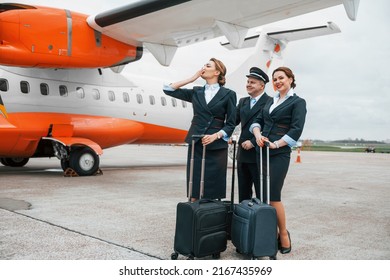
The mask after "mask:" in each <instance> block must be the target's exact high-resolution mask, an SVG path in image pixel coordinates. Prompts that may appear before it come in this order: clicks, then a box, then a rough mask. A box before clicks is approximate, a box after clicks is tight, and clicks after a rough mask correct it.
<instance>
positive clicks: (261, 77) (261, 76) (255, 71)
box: [246, 67, 269, 84]
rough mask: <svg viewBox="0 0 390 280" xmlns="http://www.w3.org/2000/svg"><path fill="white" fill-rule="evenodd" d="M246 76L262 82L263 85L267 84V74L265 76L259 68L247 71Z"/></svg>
mask: <svg viewBox="0 0 390 280" xmlns="http://www.w3.org/2000/svg"><path fill="white" fill-rule="evenodd" d="M246 76H247V77H248V78H249V77H251V78H254V79H258V80H260V81H263V82H264V83H265V84H266V83H268V82H269V78H268V76H267V74H265V73H264V71H263V70H261V69H260V68H257V67H252V68H251V69H250V70H249V75H246Z"/></svg>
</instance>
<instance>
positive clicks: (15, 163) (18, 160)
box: [1, 157, 30, 167]
mask: <svg viewBox="0 0 390 280" xmlns="http://www.w3.org/2000/svg"><path fill="white" fill-rule="evenodd" d="M29 160H30V158H22V157H15V158H1V163H2V164H4V165H5V166H10V167H22V166H25V165H26V164H27V162H28V161H29Z"/></svg>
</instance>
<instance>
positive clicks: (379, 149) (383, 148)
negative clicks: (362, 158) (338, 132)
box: [302, 143, 390, 153]
mask: <svg viewBox="0 0 390 280" xmlns="http://www.w3.org/2000/svg"><path fill="white" fill-rule="evenodd" d="M367 147H368V146H360V147H354V146H352V145H351V146H345V145H343V146H342V147H340V146H336V145H329V144H328V143H327V144H324V145H311V146H303V147H302V150H303V151H321V152H348V153H351V152H352V153H365V152H366V148H367ZM370 147H374V148H375V152H376V153H390V144H376V145H370Z"/></svg>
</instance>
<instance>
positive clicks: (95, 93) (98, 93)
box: [92, 88, 100, 100]
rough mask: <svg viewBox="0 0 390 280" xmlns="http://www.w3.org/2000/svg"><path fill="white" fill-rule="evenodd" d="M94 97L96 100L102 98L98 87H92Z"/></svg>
mask: <svg viewBox="0 0 390 280" xmlns="http://www.w3.org/2000/svg"><path fill="white" fill-rule="evenodd" d="M92 98H93V99H95V100H99V99H100V92H99V90H98V89H96V88H94V89H92Z"/></svg>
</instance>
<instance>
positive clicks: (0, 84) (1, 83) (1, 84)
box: [0, 79, 8, 91]
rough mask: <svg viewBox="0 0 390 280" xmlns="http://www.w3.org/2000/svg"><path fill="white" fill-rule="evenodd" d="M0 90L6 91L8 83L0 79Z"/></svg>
mask: <svg viewBox="0 0 390 280" xmlns="http://www.w3.org/2000/svg"><path fill="white" fill-rule="evenodd" d="M0 90H1V91H8V81H7V80H6V79H0Z"/></svg>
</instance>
